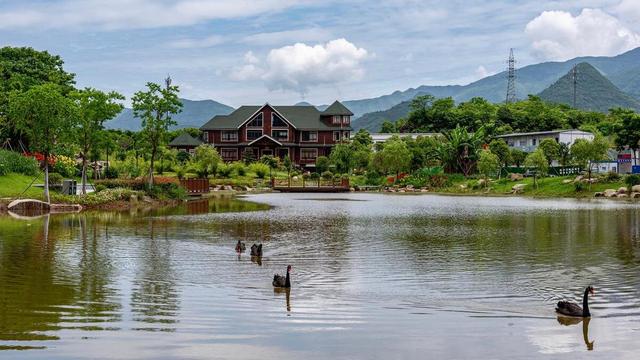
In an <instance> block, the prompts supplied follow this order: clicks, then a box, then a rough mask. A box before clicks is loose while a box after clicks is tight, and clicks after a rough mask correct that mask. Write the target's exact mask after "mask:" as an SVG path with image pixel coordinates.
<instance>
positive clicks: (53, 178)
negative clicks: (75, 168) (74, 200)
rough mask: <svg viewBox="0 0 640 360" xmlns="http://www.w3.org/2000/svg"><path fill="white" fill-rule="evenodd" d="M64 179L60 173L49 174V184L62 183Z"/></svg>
mask: <svg viewBox="0 0 640 360" xmlns="http://www.w3.org/2000/svg"><path fill="white" fill-rule="evenodd" d="M62 180H64V177H63V176H62V175H60V174H58V173H50V174H49V185H60V184H62Z"/></svg>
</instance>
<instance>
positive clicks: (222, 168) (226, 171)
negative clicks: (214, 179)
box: [217, 164, 233, 178]
mask: <svg viewBox="0 0 640 360" xmlns="http://www.w3.org/2000/svg"><path fill="white" fill-rule="evenodd" d="M217 171H218V176H220V177H223V178H228V177H229V176H230V175H231V172H232V171H233V168H232V167H231V166H230V165H227V164H220V165H219V166H218V169H217Z"/></svg>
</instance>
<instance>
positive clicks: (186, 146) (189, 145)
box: [168, 132, 204, 154]
mask: <svg viewBox="0 0 640 360" xmlns="http://www.w3.org/2000/svg"><path fill="white" fill-rule="evenodd" d="M203 143H204V142H203V141H202V140H200V139H198V138H194V137H193V136H191V135H189V133H186V132H185V133H182V134H180V135H178V136H177V137H176V138H175V139H173V140H171V142H170V143H169V145H168V146H169V147H170V148H174V149H177V150H178V151H186V152H188V153H190V154H193V153H194V151H195V148H197V147H198V146H200V145H202V144H203Z"/></svg>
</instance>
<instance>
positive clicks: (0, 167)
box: [0, 164, 9, 176]
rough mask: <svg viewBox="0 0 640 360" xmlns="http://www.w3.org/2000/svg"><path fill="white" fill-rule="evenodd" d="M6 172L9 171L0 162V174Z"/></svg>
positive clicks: (5, 173)
mask: <svg viewBox="0 0 640 360" xmlns="http://www.w3.org/2000/svg"><path fill="white" fill-rule="evenodd" d="M8 173H9V171H8V170H7V167H6V166H4V164H0V176H2V175H7V174H8Z"/></svg>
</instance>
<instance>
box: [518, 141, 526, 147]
mask: <svg viewBox="0 0 640 360" xmlns="http://www.w3.org/2000/svg"><path fill="white" fill-rule="evenodd" d="M518 145H519V146H527V140H520V141H518Z"/></svg>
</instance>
